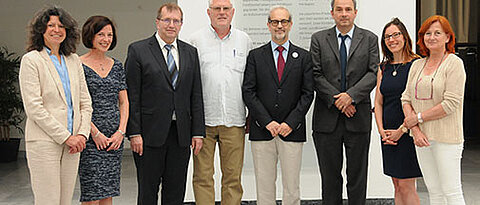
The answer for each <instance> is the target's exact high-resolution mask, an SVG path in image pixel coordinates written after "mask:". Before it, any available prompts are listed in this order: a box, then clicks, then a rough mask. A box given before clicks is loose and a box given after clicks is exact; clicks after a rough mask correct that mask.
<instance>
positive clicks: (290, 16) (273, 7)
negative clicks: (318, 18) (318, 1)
mask: <svg viewBox="0 0 480 205" xmlns="http://www.w3.org/2000/svg"><path fill="white" fill-rule="evenodd" d="M277 9H283V10H285V11H287V13H288V20H289V21H292V18H293V15H292V13H290V11H289V10H288V9H287V7H285V6H282V5H276V6H272V7H270V12H268V20H270V14H271V13H272V12H273V11H274V10H277Z"/></svg>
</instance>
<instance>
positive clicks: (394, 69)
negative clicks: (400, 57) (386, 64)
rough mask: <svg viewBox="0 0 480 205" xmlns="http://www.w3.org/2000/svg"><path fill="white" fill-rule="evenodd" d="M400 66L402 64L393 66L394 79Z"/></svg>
mask: <svg viewBox="0 0 480 205" xmlns="http://www.w3.org/2000/svg"><path fill="white" fill-rule="evenodd" d="M400 65H401V64H397V65H393V72H392V76H393V77H395V76H397V70H398V68H400Z"/></svg>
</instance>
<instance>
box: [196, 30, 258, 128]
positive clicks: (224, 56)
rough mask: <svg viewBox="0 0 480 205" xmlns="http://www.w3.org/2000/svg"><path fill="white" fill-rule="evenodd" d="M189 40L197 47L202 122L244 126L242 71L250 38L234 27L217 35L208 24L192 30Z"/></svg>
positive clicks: (211, 124) (248, 49)
mask: <svg viewBox="0 0 480 205" xmlns="http://www.w3.org/2000/svg"><path fill="white" fill-rule="evenodd" d="M189 42H190V43H191V44H192V45H193V46H195V47H197V49H198V55H199V56H198V57H199V60H200V73H201V77H202V89H203V104H204V111H205V124H206V125H207V126H220V125H224V126H227V127H232V126H238V127H241V126H244V125H245V116H246V114H245V113H246V111H245V104H244V102H243V98H242V84H243V72H244V71H245V65H246V60H247V55H248V52H249V51H250V50H251V49H252V40H251V39H250V38H249V37H248V35H247V34H246V33H245V32H243V31H240V30H238V29H235V28H233V27H231V28H230V33H229V34H228V35H227V36H225V37H224V38H223V39H220V38H219V37H218V35H217V33H216V32H215V30H214V29H213V28H212V26H211V25H209V26H207V27H204V28H202V29H201V30H199V31H196V32H195V33H193V34H192V35H191V36H190V40H189Z"/></svg>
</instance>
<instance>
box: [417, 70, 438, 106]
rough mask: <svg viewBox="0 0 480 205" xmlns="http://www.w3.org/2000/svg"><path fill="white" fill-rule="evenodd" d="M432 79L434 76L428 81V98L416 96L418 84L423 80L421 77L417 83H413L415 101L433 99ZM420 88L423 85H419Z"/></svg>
mask: <svg viewBox="0 0 480 205" xmlns="http://www.w3.org/2000/svg"><path fill="white" fill-rule="evenodd" d="M420 75H421V74H420ZM434 79H435V76H433V77H432V78H431V79H430V84H429V85H430V95H429V96H428V97H426V96H419V94H418V84H420V82H421V81H422V80H423V77H421V78H420V79H418V80H417V83H415V99H417V100H431V99H433V80H434ZM421 86H425V85H421Z"/></svg>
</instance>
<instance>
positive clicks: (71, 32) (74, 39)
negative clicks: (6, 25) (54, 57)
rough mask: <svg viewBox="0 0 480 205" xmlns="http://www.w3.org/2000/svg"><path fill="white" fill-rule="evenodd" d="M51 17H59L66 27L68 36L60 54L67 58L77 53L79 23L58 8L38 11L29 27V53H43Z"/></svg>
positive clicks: (62, 44) (53, 7)
mask: <svg viewBox="0 0 480 205" xmlns="http://www.w3.org/2000/svg"><path fill="white" fill-rule="evenodd" d="M50 16H58V18H59V19H60V22H61V23H62V24H63V26H65V30H66V34H67V35H66V37H65V40H63V42H62V43H61V44H60V50H59V53H60V54H62V55H66V56H68V55H70V54H72V53H75V52H76V50H77V43H78V41H79V39H80V34H79V32H78V28H77V22H76V21H75V19H73V18H72V16H70V14H69V13H68V12H67V11H65V10H64V9H62V8H60V7H57V6H46V7H45V8H43V9H42V10H40V11H38V12H37V13H36V14H35V16H34V17H33V19H32V20H31V21H30V23H29V25H28V43H27V51H32V50H37V51H41V50H42V49H43V47H44V46H45V42H44V38H43V34H44V33H45V31H46V30H47V23H48V21H50Z"/></svg>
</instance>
